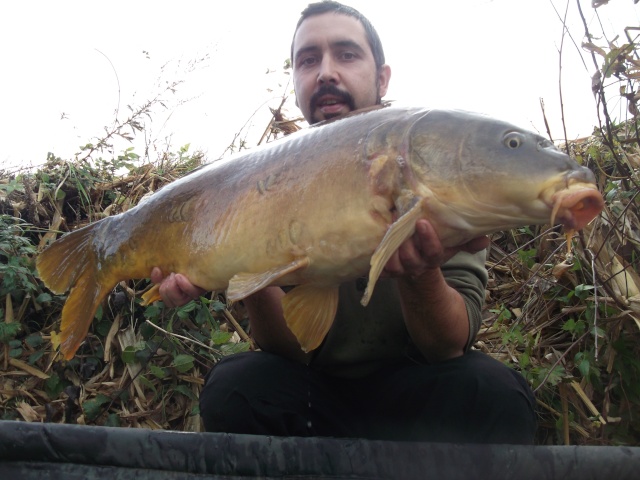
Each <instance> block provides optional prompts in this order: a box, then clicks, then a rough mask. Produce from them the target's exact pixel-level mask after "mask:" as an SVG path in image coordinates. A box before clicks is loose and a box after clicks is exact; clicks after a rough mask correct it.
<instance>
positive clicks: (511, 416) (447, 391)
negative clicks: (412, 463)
mask: <svg viewBox="0 0 640 480" xmlns="http://www.w3.org/2000/svg"><path fill="white" fill-rule="evenodd" d="M534 405H535V399H534V397H533V394H532V392H531V390H530V388H529V386H528V385H527V383H526V381H525V380H524V378H522V376H521V375H520V374H519V373H517V372H515V371H514V370H512V369H510V368H508V367H506V366H505V365H503V364H502V363H500V362H498V361H497V360H494V359H492V358H491V357H489V356H487V355H485V354H483V353H480V352H477V351H470V352H468V353H466V354H465V355H463V356H461V357H458V358H455V359H452V360H447V361H444V362H440V363H437V364H431V365H421V364H416V363H414V362H411V361H406V362H404V361H403V362H400V363H397V364H394V365H390V366H388V367H386V368H384V369H382V370H379V371H377V372H375V373H374V374H372V375H369V376H367V377H364V378H358V379H345V378H337V377H333V376H329V375H326V374H323V373H322V372H318V371H316V370H314V369H313V368H310V367H308V366H306V365H303V364H300V363H296V362H292V361H290V360H287V359H285V358H282V357H279V356H277V355H273V354H270V353H266V352H246V353H241V354H237V355H233V356H230V357H226V358H224V359H222V360H221V361H220V362H219V363H218V364H217V365H215V366H214V367H213V368H212V369H211V371H210V372H209V374H208V375H207V379H206V383H205V386H204V388H203V391H202V393H201V395H200V413H201V416H202V419H203V421H204V426H205V429H206V430H207V431H210V432H227V433H249V434H257V435H275V436H331V437H358V438H366V439H380V440H412V441H431V442H456V443H510V444H530V443H532V442H533V437H534V433H535V428H536V417H535V413H534Z"/></svg>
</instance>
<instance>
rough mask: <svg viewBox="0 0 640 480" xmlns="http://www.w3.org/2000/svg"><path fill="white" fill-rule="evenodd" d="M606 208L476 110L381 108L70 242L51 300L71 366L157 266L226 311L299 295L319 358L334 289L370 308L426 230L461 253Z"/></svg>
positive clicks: (299, 315)
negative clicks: (279, 295) (343, 287)
mask: <svg viewBox="0 0 640 480" xmlns="http://www.w3.org/2000/svg"><path fill="white" fill-rule="evenodd" d="M602 207H603V200H602V196H601V195H600V193H599V192H598V191H597V189H596V186H595V184H594V176H593V173H592V172H591V171H590V170H588V169H587V168H584V167H581V166H579V165H578V164H577V163H576V162H574V161H573V160H572V159H571V158H570V157H569V156H567V155H565V154H564V153H561V152H560V151H559V150H557V149H556V148H555V147H554V146H553V144H552V143H551V142H549V141H548V140H545V139H544V138H543V137H541V136H539V135H536V134H533V133H530V132H526V131H523V130H522V129H520V128H517V127H515V126H513V125H510V124H508V123H504V122H501V121H497V120H495V119H491V118H488V117H485V116H481V115H478V114H472V113H468V112H461V111H445V110H425V109H420V108H399V107H387V108H381V109H374V110H372V111H368V112H366V113H356V114H353V115H350V116H347V117H345V118H342V119H339V120H336V121H332V122H328V123H326V124H323V125H319V126H316V127H310V128H308V129H305V130H303V131H301V132H298V133H296V134H293V135H290V136H289V137H287V138H285V139H283V140H280V141H277V142H273V143H271V144H269V145H267V146H265V147H263V148H260V149H256V150H254V151H250V152H248V153H242V154H240V155H236V156H235V157H232V158H229V159H226V160H220V161H217V162H213V163H211V164H209V165H206V166H205V167H203V168H201V169H199V170H197V171H195V172H194V173H192V174H189V175H187V176H185V177H184V178H181V179H179V180H176V181H175V182H173V183H171V184H169V185H167V186H165V187H164V188H162V189H160V190H159V191H158V192H156V193H155V194H154V195H152V196H151V197H150V198H149V199H148V200H147V201H145V202H144V203H142V204H140V205H138V206H137V207H136V208H133V209H131V210H129V211H127V212H125V213H123V214H120V215H116V216H113V217H108V218H105V219H103V220H100V221H99V222H96V223H94V224H91V225H88V226H86V227H84V228H82V229H79V230H77V231H74V232H72V233H69V234H67V235H65V236H63V237H62V238H60V239H59V240H57V241H56V242H54V243H53V244H52V245H51V246H49V247H48V248H47V249H46V250H45V251H43V252H42V253H41V254H40V256H39V257H38V259H37V267H38V272H39V274H40V277H41V278H42V280H43V281H44V282H45V284H46V285H47V286H48V287H49V288H50V289H51V290H52V291H53V292H55V293H58V294H61V293H64V292H65V291H67V290H69V289H71V292H70V294H69V297H68V299H67V301H66V303H65V305H64V308H63V310H62V325H61V333H60V339H61V345H60V348H61V351H62V353H63V354H64V356H65V358H67V359H69V358H72V357H73V355H74V354H75V352H76V350H77V349H78V347H79V345H80V344H81V342H82V341H83V339H84V338H85V336H86V334H87V331H88V329H89V326H90V324H91V321H92V319H93V317H94V315H95V312H96V309H97V308H98V306H99V304H100V303H101V302H102V300H103V299H104V298H105V296H106V295H107V294H108V293H109V292H110V291H111V290H112V289H113V288H114V287H115V285H116V284H117V283H118V282H119V281H122V280H127V279H132V278H145V277H148V276H149V274H150V272H151V269H152V267H160V268H161V269H162V271H163V272H180V273H183V274H186V276H187V277H188V278H189V279H190V280H191V281H192V282H193V283H194V284H195V285H198V286H200V287H203V288H205V289H209V290H224V289H226V291H227V298H228V299H229V300H231V301H235V300H241V299H243V298H245V297H247V296H249V295H251V294H252V293H254V292H256V291H258V290H260V289H262V288H264V287H266V286H268V285H281V286H282V285H297V287H296V288H293V289H292V290H291V291H289V292H288V293H287V295H286V296H285V297H284V300H283V308H284V315H285V318H286V321H287V324H288V326H289V328H290V329H291V330H292V332H293V333H294V334H295V335H296V337H297V338H298V340H299V342H300V345H301V346H302V348H303V349H304V350H305V351H309V350H312V349H314V348H316V347H317V346H318V345H320V343H321V342H322V340H323V338H324V337H325V335H326V333H327V331H328V330H329V328H330V326H331V324H332V322H333V319H334V316H335V311H336V307H337V303H338V285H339V284H340V283H341V282H344V281H346V280H349V279H354V278H357V277H359V276H362V275H366V274H367V272H368V275H369V282H368V287H367V290H366V291H365V293H364V296H363V299H362V303H363V304H364V305H366V304H367V302H368V301H369V298H370V296H371V293H372V291H373V288H374V286H375V283H376V281H377V279H378V277H379V275H380V273H381V271H382V269H383V267H384V265H385V264H386V262H387V260H388V259H389V257H390V256H391V255H392V254H393V253H394V251H395V250H396V249H397V248H398V246H399V245H400V244H401V243H402V242H403V241H404V240H406V239H407V238H408V237H410V236H411V235H412V234H413V233H414V229H415V223H416V220H418V219H419V218H427V219H429V221H430V222H431V223H432V224H433V226H434V227H435V229H436V231H437V232H438V235H439V237H440V239H441V241H442V243H443V245H445V246H455V245H459V244H462V243H464V242H467V241H468V240H470V239H472V238H475V237H477V236H480V235H484V234H488V233H491V232H495V231H500V230H505V229H509V228H515V227H518V226H524V225H531V224H542V223H546V222H551V223H554V222H555V221H557V222H559V223H562V224H563V225H564V226H565V227H566V228H568V229H571V230H574V229H580V228H582V227H583V226H585V225H586V224H587V223H588V222H589V221H590V220H591V219H593V218H594V217H595V216H596V215H597V214H598V213H599V212H600V210H601V209H602ZM154 295H155V294H149V295H148V296H147V297H146V298H147V300H149V299H152V298H153V297H154Z"/></svg>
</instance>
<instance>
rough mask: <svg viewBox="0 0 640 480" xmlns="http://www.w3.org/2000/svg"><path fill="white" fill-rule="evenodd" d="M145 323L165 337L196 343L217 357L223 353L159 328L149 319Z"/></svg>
mask: <svg viewBox="0 0 640 480" xmlns="http://www.w3.org/2000/svg"><path fill="white" fill-rule="evenodd" d="M145 322H146V323H148V324H149V325H151V326H152V327H153V328H155V329H156V330H158V331H160V332H162V333H164V334H165V335H167V336H169V337H176V338H179V339H180V340H184V341H185V342H191V343H194V344H196V345H198V346H199V347H202V348H206V349H207V350H210V351H212V352H213V353H215V354H217V355H222V352H221V351H220V350H216V349H215V348H213V347H210V346H209V345H205V344H204V343H202V342H199V341H198V340H194V339H193V338H189V337H185V336H183V335H178V334H177V333H171V332H168V331H166V330H165V329H163V328H162V327H159V326H158V325H156V324H155V323H153V322H151V321H150V320H149V319H147V320H145Z"/></svg>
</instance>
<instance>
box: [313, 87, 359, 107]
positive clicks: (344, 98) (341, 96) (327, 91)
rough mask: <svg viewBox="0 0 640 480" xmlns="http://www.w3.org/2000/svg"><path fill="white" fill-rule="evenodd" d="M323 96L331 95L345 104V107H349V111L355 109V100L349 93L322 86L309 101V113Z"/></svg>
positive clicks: (336, 88)
mask: <svg viewBox="0 0 640 480" xmlns="http://www.w3.org/2000/svg"><path fill="white" fill-rule="evenodd" d="M324 95H331V96H333V97H336V98H337V99H338V100H339V101H340V102H341V103H346V104H347V105H349V108H350V109H351V110H355V109H356V104H355V100H354V99H353V97H352V96H351V94H350V93H349V92H345V91H344V90H340V89H339V88H338V87H336V86H335V85H322V86H321V87H320V88H319V89H318V91H317V92H316V93H314V94H313V95H312V96H311V99H310V100H309V107H310V109H309V110H310V111H312V112H313V111H314V110H315V107H316V105H317V104H318V101H319V100H320V98H321V97H323V96H324Z"/></svg>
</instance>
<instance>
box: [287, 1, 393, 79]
mask: <svg viewBox="0 0 640 480" xmlns="http://www.w3.org/2000/svg"><path fill="white" fill-rule="evenodd" d="M327 12H333V13H339V14H342V15H348V16H350V17H353V18H355V19H356V20H358V21H359V22H360V23H361V24H362V26H363V27H364V31H365V34H366V35H367V41H368V42H369V47H370V48H371V52H372V53H373V59H374V60H375V62H376V69H377V70H380V68H381V67H382V65H384V63H385V62H384V50H383V49H382V42H381V41H380V37H379V36H378V32H377V31H376V29H375V28H374V27H373V25H372V24H371V22H370V21H369V19H368V18H367V17H365V16H364V15H362V14H361V13H360V12H359V11H358V10H356V9H355V8H353V7H349V6H347V5H343V4H341V3H339V2H335V1H333V0H324V1H322V2H316V3H310V4H309V6H307V8H305V9H304V10H303V11H302V13H301V14H300V20H298V24H297V25H296V29H295V31H294V32H293V39H292V40H291V64H293V62H294V58H293V42H294V41H295V38H296V32H297V31H298V28H300V25H301V24H302V22H304V21H305V20H306V19H307V18H309V17H312V16H313V15H321V14H323V13H327Z"/></svg>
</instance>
